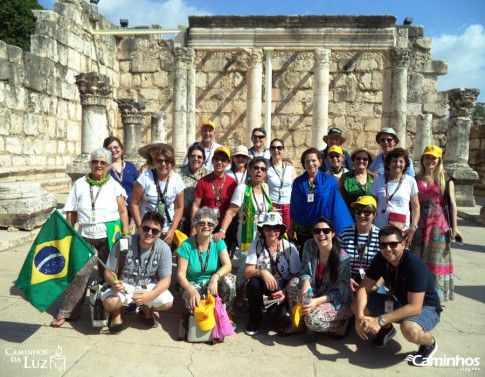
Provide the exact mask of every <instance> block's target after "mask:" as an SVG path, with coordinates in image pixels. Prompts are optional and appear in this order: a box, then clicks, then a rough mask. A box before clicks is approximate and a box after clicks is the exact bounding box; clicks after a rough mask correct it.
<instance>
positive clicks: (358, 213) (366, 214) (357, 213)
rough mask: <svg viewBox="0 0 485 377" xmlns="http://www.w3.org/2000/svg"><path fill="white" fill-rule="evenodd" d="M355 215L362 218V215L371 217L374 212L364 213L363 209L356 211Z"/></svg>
mask: <svg viewBox="0 0 485 377" xmlns="http://www.w3.org/2000/svg"><path fill="white" fill-rule="evenodd" d="M355 214H356V215H357V216H360V215H364V216H365V217H369V216H370V215H373V214H374V212H371V211H364V210H362V209H356V210H355Z"/></svg>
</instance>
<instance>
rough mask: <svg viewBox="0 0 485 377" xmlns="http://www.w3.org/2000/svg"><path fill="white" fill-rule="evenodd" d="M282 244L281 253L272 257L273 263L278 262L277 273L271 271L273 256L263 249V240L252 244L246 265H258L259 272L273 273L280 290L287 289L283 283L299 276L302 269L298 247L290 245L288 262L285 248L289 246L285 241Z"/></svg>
mask: <svg viewBox="0 0 485 377" xmlns="http://www.w3.org/2000/svg"><path fill="white" fill-rule="evenodd" d="M281 242H282V241H280V250H279V252H278V253H275V254H273V256H272V259H273V262H276V271H272V269H271V260H270V258H271V256H270V254H269V251H268V249H267V248H266V247H263V245H262V243H261V240H255V241H253V242H251V245H250V246H249V250H248V255H247V257H246V264H249V265H256V268H257V269H258V270H267V271H269V272H271V273H273V275H274V277H275V279H276V281H277V282H278V285H279V287H278V288H279V289H283V288H285V287H284V284H282V282H283V281H284V282H285V283H286V282H288V281H289V280H290V279H291V278H292V277H293V274H298V273H299V272H300V268H301V262H300V256H299V255H298V251H297V250H296V247H295V246H294V245H293V244H292V243H290V258H289V261H288V260H286V257H285V252H284V249H283V247H285V246H287V244H288V241H284V242H283V245H281ZM257 252H259V256H258V255H257ZM288 262H289V263H288Z"/></svg>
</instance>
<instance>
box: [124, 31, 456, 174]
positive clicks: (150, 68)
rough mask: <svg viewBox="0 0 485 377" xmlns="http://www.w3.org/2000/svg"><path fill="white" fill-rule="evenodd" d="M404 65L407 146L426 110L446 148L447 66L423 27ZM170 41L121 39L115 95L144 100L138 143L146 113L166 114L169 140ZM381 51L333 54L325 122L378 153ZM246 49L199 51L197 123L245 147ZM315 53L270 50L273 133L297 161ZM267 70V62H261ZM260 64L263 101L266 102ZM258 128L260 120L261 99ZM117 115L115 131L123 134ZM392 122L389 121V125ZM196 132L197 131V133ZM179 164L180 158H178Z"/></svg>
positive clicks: (308, 120) (351, 142) (306, 138)
mask: <svg viewBox="0 0 485 377" xmlns="http://www.w3.org/2000/svg"><path fill="white" fill-rule="evenodd" d="M407 29H408V32H409V48H410V49H409V51H410V56H409V68H408V94H407V101H408V103H407V137H406V147H407V148H411V152H413V145H412V143H413V141H414V138H415V135H416V131H417V129H418V128H419V127H421V124H420V122H421V120H422V118H423V116H424V115H425V114H432V117H433V121H432V131H433V139H434V140H433V141H434V142H435V143H437V144H438V145H440V146H442V147H445V146H446V136H445V133H446V129H447V124H448V120H447V118H446V111H447V102H448V100H447V95H446V93H445V92H442V93H440V92H438V89H437V79H438V76H439V75H442V74H445V73H446V72H447V64H446V62H443V61H433V60H432V59H431V39H430V38H425V37H424V36H423V28H422V27H408V28H407ZM172 48H173V43H172V41H170V40H157V39H153V38H147V37H139V36H138V37H129V38H124V39H123V40H121V41H120V42H119V44H118V55H117V56H118V60H119V66H120V72H119V75H120V76H119V83H120V87H119V88H118V96H119V97H134V98H144V99H147V100H148V106H147V110H146V116H145V119H144V124H143V125H142V140H143V141H144V142H148V141H150V140H151V139H150V115H151V114H154V113H158V112H161V113H163V114H164V115H165V126H166V127H167V140H171V132H172V105H173V81H174V69H175V62H174V56H173V52H172ZM384 59H385V57H384V56H383V53H382V52H378V51H376V52H339V51H332V55H331V63H330V93H329V122H328V124H329V127H332V126H336V127H339V128H341V129H342V130H343V131H344V135H345V136H346V138H347V142H346V144H345V145H344V147H345V148H346V149H348V150H353V149H354V148H356V147H362V146H365V147H367V148H369V149H371V150H373V151H375V152H378V145H377V144H376V143H375V134H376V133H377V132H378V131H379V130H380V129H381V116H382V111H383V109H382V100H383V98H382V97H383V85H384V82H383V70H384ZM249 61H250V52H249V51H233V52H230V51H211V52H206V51H197V50H196V58H195V62H194V67H195V71H196V77H195V86H196V124H200V122H201V121H203V120H205V119H212V120H213V121H214V122H215V123H216V125H217V141H218V142H220V143H223V144H225V145H228V146H229V147H231V148H232V147H234V146H235V145H237V144H241V143H242V144H245V134H246V132H245V129H246V101H247V82H246V73H247V69H248V65H249ZM314 61H315V60H314V53H313V52H312V51H308V52H301V51H300V52H298V51H284V52H283V51H276V52H274V53H273V62H272V66H273V77H272V85H273V88H272V137H273V138H274V137H278V138H282V139H283V140H285V142H286V144H287V145H288V146H289V148H288V150H287V157H289V158H291V159H292V160H294V161H296V165H297V166H299V162H298V161H299V156H300V155H301V153H302V152H303V151H304V150H305V149H306V148H308V147H311V146H314V145H315V143H314V141H313V140H312V132H311V128H312V113H313V112H312V106H313V76H314V75H313V68H314ZM263 67H264V59H263ZM264 75H265V72H264V69H263V102H264V90H265V89H264V82H265V81H264ZM262 108H263V114H262V117H261V125H264V104H263V106H262ZM120 119H121V118H120V117H119V115H117V127H118V128H117V133H118V134H121V133H122V124H121V120H120ZM390 126H392V124H391V125H390ZM197 137H198V135H196V138H197ZM178 163H180V162H179V161H178Z"/></svg>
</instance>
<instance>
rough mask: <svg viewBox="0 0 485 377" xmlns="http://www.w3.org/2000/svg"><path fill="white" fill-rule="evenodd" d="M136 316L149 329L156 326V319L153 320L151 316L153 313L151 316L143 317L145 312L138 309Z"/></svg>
mask: <svg viewBox="0 0 485 377" xmlns="http://www.w3.org/2000/svg"><path fill="white" fill-rule="evenodd" d="M138 316H139V318H140V320H142V321H143V323H144V324H145V325H146V327H148V328H149V329H151V328H155V327H157V326H158V323H157V321H155V318H153V315H152V316H151V317H145V312H144V311H143V310H140V311H139V312H138Z"/></svg>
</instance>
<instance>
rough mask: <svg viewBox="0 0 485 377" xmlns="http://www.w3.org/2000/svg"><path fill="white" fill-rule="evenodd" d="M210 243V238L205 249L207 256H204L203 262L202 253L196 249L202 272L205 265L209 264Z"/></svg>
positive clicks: (205, 267)
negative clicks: (203, 260)
mask: <svg viewBox="0 0 485 377" xmlns="http://www.w3.org/2000/svg"><path fill="white" fill-rule="evenodd" d="M197 244H198V242H197ZM211 244H212V240H211V241H209V247H208V248H207V250H206V252H207V257H206V258H205V263H203V262H202V253H200V252H199V250H198V249H197V253H198V255H199V262H200V268H201V270H202V272H205V271H206V270H207V265H208V264H209V256H210V254H211Z"/></svg>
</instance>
